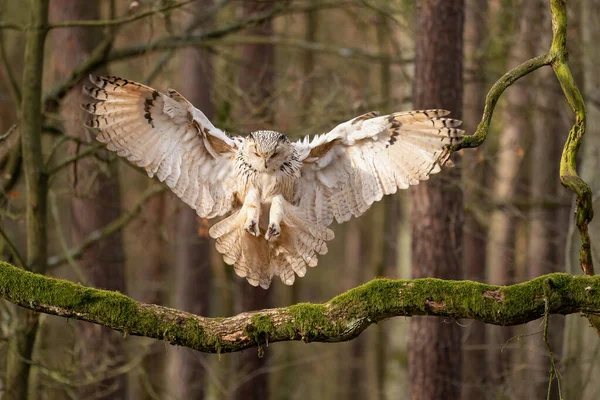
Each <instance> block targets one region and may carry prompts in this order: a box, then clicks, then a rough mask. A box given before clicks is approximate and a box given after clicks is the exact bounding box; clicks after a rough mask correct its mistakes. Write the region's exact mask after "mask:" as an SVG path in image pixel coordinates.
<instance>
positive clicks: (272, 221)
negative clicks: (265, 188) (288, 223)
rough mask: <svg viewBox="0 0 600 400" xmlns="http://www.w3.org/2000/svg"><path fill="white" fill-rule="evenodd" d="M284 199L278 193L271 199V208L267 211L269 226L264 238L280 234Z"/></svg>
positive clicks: (268, 238) (271, 237)
mask: <svg viewBox="0 0 600 400" xmlns="http://www.w3.org/2000/svg"><path fill="white" fill-rule="evenodd" d="M284 202H285V199H284V198H283V196H282V195H280V194H278V195H277V196H275V197H273V199H272V200H271V209H270V211H269V228H268V229H267V233H266V234H265V239H267V240H271V239H274V238H275V237H277V236H279V235H280V234H281V226H280V225H279V224H280V223H281V220H282V219H283V209H284V205H285V204H284Z"/></svg>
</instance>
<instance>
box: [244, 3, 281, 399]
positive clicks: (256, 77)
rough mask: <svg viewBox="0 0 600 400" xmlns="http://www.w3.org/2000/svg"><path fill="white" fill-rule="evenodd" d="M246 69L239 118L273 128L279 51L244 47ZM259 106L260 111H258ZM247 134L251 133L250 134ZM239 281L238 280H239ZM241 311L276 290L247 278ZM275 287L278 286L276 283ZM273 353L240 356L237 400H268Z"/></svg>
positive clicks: (256, 29) (247, 8)
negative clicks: (266, 288)
mask: <svg viewBox="0 0 600 400" xmlns="http://www.w3.org/2000/svg"><path fill="white" fill-rule="evenodd" d="M274 5H275V3H273V2H268V1H258V0H255V1H245V2H244V3H243V12H244V15H245V16H249V15H252V14H254V13H256V12H264V11H265V10H267V9H268V8H270V7H273V6H274ZM246 33H247V34H248V35H257V36H271V35H272V34H273V22H272V21H271V20H267V21H265V22H263V23H261V24H258V25H254V26H252V27H250V28H248V29H247V30H246ZM240 56H241V60H242V62H243V66H242V67H241V69H240V72H239V74H240V75H239V78H238V79H239V81H238V83H239V87H240V89H241V90H242V92H243V93H244V95H245V100H246V102H244V103H243V104H242V107H241V108H242V109H241V110H240V114H239V115H243V116H245V117H246V118H248V116H250V115H251V116H252V117H253V121H252V123H251V124H250V126H248V128H249V129H251V130H254V129H259V128H262V129H264V128H265V125H266V126H269V125H271V124H272V123H273V121H274V112H273V109H272V96H273V94H274V91H275V48H274V47H273V46H272V45H268V44H245V45H243V46H241V55H240ZM256 107H259V108H256ZM246 133H247V132H246ZM236 279H238V278H236ZM238 281H239V283H238V285H239V287H238V292H237V305H238V311H250V310H259V309H262V308H268V307H270V305H271V301H272V300H271V293H272V291H273V289H269V290H264V289H262V288H260V287H253V286H251V285H250V284H249V283H248V282H247V281H246V279H238ZM273 284H278V283H277V282H273ZM268 360H269V352H268V351H266V352H265V354H264V355H263V356H262V357H258V354H257V352H256V349H249V350H247V351H246V352H244V353H243V354H242V355H241V356H240V357H239V363H238V377H239V379H241V380H242V381H243V383H242V384H241V385H240V386H239V387H238V388H237V391H236V393H235V395H236V397H237V398H238V399H240V400H253V399H257V400H258V399H268V398H269V374H268V371H266V368H267V365H268ZM250 375H252V376H250Z"/></svg>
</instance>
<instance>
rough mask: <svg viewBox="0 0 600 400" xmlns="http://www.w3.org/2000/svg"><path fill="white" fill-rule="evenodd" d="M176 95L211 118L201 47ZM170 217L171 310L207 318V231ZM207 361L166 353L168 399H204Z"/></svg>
mask: <svg viewBox="0 0 600 400" xmlns="http://www.w3.org/2000/svg"><path fill="white" fill-rule="evenodd" d="M210 4H212V2H211V1H210V0H203V1H199V2H196V3H195V4H193V6H192V7H191V9H192V10H193V11H194V12H195V13H201V12H202V11H203V10H206V8H207V7H209V6H210ZM182 57H183V58H182V65H181V73H182V78H183V79H182V83H183V85H182V88H181V94H182V95H183V96H184V97H186V98H187V99H188V100H189V101H190V102H191V103H192V104H194V106H195V107H197V108H198V109H200V110H202V112H203V113H204V114H205V115H206V116H207V117H208V118H209V119H211V118H212V117H213V115H214V105H213V101H212V93H213V81H214V80H213V75H214V74H213V67H212V59H211V56H210V52H209V51H208V50H207V49H206V48H204V47H198V48H189V49H186V50H184V51H183V52H182ZM174 201H175V202H176V204H177V205H178V206H179V208H180V209H179V211H178V212H177V214H176V216H175V226H174V231H175V236H176V237H175V238H174V241H175V249H174V250H175V252H174V253H173V256H174V259H175V260H176V265H177V267H176V270H175V307H176V308H181V309H183V310H186V311H189V312H193V313H195V314H199V315H207V314H208V313H209V312H210V299H211V287H212V273H211V256H210V255H211V248H212V246H213V245H212V243H211V241H210V238H209V236H208V231H207V230H206V231H201V230H199V228H198V221H200V219H199V217H198V216H197V215H196V212H195V211H194V210H192V209H191V208H190V207H188V206H187V205H185V204H183V203H182V202H181V201H180V200H179V199H174ZM207 361H208V358H207V357H206V356H204V355H200V354H198V353H197V352H194V351H192V350H189V349H183V348H179V349H176V350H175V351H172V352H171V357H170V365H169V376H170V380H171V382H177V385H171V395H172V396H174V397H175V398H177V399H195V400H200V399H204V398H205V397H206V396H207V382H206V372H205V364H206V362H207Z"/></svg>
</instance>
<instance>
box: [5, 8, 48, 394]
mask: <svg viewBox="0 0 600 400" xmlns="http://www.w3.org/2000/svg"><path fill="white" fill-rule="evenodd" d="M29 5H30V14H29V19H28V26H29V29H28V30H27V31H26V32H25V55H24V67H23V80H22V84H21V90H22V102H21V109H20V120H19V124H20V126H19V128H20V132H21V152H22V156H23V172H24V175H25V188H26V189H25V190H26V196H25V198H26V201H27V204H26V216H25V218H26V229H27V259H26V261H25V263H26V264H27V267H28V269H30V270H31V271H33V272H36V273H39V274H44V273H45V272H46V267H47V259H48V237H47V234H46V224H47V195H48V179H47V176H46V175H45V174H44V170H43V169H44V164H43V157H42V129H41V128H42V115H41V114H42V113H41V110H42V105H41V97H42V73H41V71H42V70H43V66H44V43H45V40H46V33H47V31H46V25H47V23H48V0H31V1H30V3H29ZM14 311H15V312H14V315H12V317H13V318H14V321H15V322H14V323H15V326H16V327H17V328H16V330H15V332H13V333H12V335H10V337H9V340H8V349H7V352H8V353H7V359H6V374H5V376H4V387H5V389H6V392H5V396H4V398H6V399H7V400H21V399H26V398H27V397H28V394H27V391H28V386H29V383H30V375H31V368H30V367H31V360H32V352H33V348H34V346H35V341H36V336H37V331H38V324H39V315H38V314H36V313H33V312H30V311H27V310H22V309H14Z"/></svg>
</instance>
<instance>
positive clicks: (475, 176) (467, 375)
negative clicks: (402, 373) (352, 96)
mask: <svg viewBox="0 0 600 400" xmlns="http://www.w3.org/2000/svg"><path fill="white" fill-rule="evenodd" d="M487 16H488V1H487V0H467V1H466V10H465V44H464V46H465V61H466V63H467V67H466V70H467V71H469V74H468V79H467V81H466V82H465V89H464V90H465V93H464V103H463V104H464V117H463V121H464V123H463V127H464V129H465V130H466V131H467V132H468V133H471V132H475V130H476V129H477V124H478V123H479V121H480V119H481V115H482V113H483V105H484V102H485V95H486V91H487V85H486V80H485V72H486V46H487V40H488V39H489V38H488V35H487V34H486V32H487V29H488V26H487ZM484 157H485V156H484V154H483V152H482V151H481V150H480V149H466V150H465V151H464V153H463V165H464V170H463V181H464V196H465V199H464V201H465V210H467V211H466V212H465V225H464V235H463V240H464V254H463V264H464V267H463V268H464V274H465V276H464V277H465V279H471V280H474V281H484V280H485V252H486V242H487V237H486V231H485V227H484V226H483V224H482V219H483V218H484V217H483V204H484V195H483V193H484V191H485V190H486V189H485V182H486V174H485V171H486V168H485V163H486V161H485V160H484ZM463 343H464V345H465V346H464V349H463V371H462V373H463V377H462V378H463V380H462V381H463V390H462V398H463V399H464V400H468V399H482V398H484V397H485V385H486V383H487V377H488V372H487V362H486V360H485V354H486V353H485V350H484V346H485V325H484V324H482V323H481V322H477V321H472V322H471V321H470V322H468V323H467V324H466V327H465V328H464V329H463Z"/></svg>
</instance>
